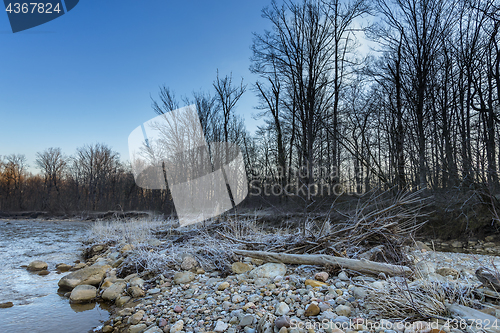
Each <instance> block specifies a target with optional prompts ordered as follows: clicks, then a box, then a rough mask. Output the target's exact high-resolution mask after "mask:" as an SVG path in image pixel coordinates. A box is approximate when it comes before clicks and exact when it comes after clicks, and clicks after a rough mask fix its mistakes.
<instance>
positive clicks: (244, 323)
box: [239, 314, 255, 327]
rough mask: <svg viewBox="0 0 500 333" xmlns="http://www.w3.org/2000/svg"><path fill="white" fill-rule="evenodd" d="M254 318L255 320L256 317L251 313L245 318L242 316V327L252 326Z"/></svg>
mask: <svg viewBox="0 0 500 333" xmlns="http://www.w3.org/2000/svg"><path fill="white" fill-rule="evenodd" d="M254 320H255V317H254V316H253V315H251V314H248V315H246V316H244V317H243V318H241V320H240V324H239V325H240V326H241V327H245V326H250V325H253V322H254Z"/></svg>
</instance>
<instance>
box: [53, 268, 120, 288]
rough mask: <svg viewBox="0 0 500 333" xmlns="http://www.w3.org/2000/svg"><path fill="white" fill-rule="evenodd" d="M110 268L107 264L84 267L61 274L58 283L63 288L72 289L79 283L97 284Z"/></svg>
mask: <svg viewBox="0 0 500 333" xmlns="http://www.w3.org/2000/svg"><path fill="white" fill-rule="evenodd" d="M110 268H111V267H110V266H107V265H105V266H90V267H85V268H82V269H80V270H78V271H74V272H72V273H69V274H68V275H66V276H63V277H62V279H61V280H59V283H58V285H59V287H61V288H63V289H73V288H75V287H76V286H78V285H81V284H89V285H93V286H98V285H99V284H100V283H101V281H102V279H103V278H104V276H105V275H106V271H107V270H108V269H110Z"/></svg>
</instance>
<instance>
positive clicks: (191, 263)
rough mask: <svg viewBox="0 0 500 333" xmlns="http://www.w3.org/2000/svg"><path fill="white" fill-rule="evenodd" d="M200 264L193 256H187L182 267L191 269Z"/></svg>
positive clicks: (187, 269) (186, 269)
mask: <svg viewBox="0 0 500 333" xmlns="http://www.w3.org/2000/svg"><path fill="white" fill-rule="evenodd" d="M196 266H198V261H196V259H195V258H194V257H193V256H186V257H184V259H183V260H182V264H181V268H182V269H183V270H185V271H189V270H190V269H193V268H195V267H196Z"/></svg>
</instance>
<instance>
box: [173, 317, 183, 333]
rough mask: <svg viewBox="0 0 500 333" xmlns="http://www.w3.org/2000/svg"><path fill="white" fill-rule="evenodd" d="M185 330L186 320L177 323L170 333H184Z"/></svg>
mask: <svg viewBox="0 0 500 333" xmlns="http://www.w3.org/2000/svg"><path fill="white" fill-rule="evenodd" d="M183 328H184V320H182V319H181V320H178V321H176V322H175V323H174V324H173V325H172V326H171V327H170V333H176V332H180V331H182V329H183Z"/></svg>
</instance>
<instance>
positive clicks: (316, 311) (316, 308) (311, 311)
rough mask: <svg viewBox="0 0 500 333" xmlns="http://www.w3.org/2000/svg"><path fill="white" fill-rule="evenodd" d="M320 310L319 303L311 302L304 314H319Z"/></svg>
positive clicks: (309, 315)
mask: <svg viewBox="0 0 500 333" xmlns="http://www.w3.org/2000/svg"><path fill="white" fill-rule="evenodd" d="M320 311H321V310H320V308H319V306H318V305H317V304H314V303H311V304H309V305H308V306H307V308H306V312H305V313H304V315H305V316H306V317H311V316H317V315H318V314H319V312H320Z"/></svg>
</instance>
